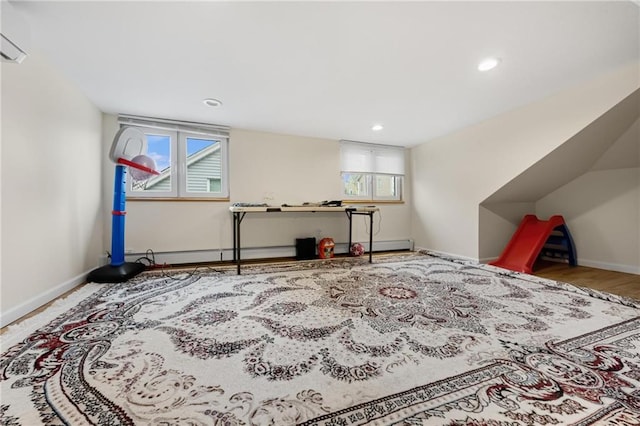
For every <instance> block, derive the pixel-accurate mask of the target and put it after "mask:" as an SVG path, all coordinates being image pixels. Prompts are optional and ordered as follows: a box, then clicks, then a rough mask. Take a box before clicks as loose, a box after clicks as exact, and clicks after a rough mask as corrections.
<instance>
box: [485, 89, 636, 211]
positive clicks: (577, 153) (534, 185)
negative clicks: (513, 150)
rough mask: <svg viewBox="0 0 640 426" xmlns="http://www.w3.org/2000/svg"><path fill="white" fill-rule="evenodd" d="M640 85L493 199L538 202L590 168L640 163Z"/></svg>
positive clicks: (493, 200)
mask: <svg viewBox="0 0 640 426" xmlns="http://www.w3.org/2000/svg"><path fill="white" fill-rule="evenodd" d="M639 117H640V89H639V90H636V91H635V92H633V93H632V94H631V95H629V96H628V97H627V98H625V99H624V100H623V101H622V102H620V103H619V104H618V105H616V106H614V107H613V108H611V109H610V110H609V111H607V112H606V113H605V114H603V115H602V116H601V117H599V118H598V119H596V120H595V121H594V122H592V123H591V124H590V125H588V126H587V127H586V128H584V129H583V130H581V131H580V132H578V133H577V134H576V135H575V136H573V137H572V138H571V139H569V140H568V141H566V142H565V143H564V144H562V145H561V146H559V147H558V148H556V149H555V150H553V151H552V152H550V153H549V154H548V155H546V156H545V157H544V158H542V159H541V160H540V161H538V162H536V163H535V164H534V165H533V166H531V167H530V168H528V169H527V170H526V171H524V172H523V173H521V174H520V175H518V176H516V177H515V178H514V179H512V180H511V181H510V182H509V183H507V184H506V185H505V186H503V187H502V188H500V189H499V190H498V191H496V192H495V193H494V194H493V195H491V196H490V197H488V198H487V199H486V200H484V202H483V203H482V204H483V205H490V204H493V203H505V202H508V203H526V202H535V201H537V200H539V199H540V198H542V197H543V196H545V195H547V194H549V193H550V192H552V191H554V190H556V189H558V188H559V187H561V186H562V185H565V184H566V183H568V182H570V181H572V180H573V179H575V178H577V177H578V176H580V175H582V174H584V173H585V172H587V171H588V170H590V169H592V168H593V169H603V168H607V169H613V168H625V167H638V166H639V163H640V155H639V154H638V150H639V149H640V148H639V146H640V137H639V132H638V119H639Z"/></svg>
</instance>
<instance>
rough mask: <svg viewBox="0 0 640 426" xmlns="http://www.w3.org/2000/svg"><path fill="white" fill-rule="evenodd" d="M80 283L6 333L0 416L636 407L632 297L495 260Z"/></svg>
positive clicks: (639, 412) (199, 416)
mask: <svg viewBox="0 0 640 426" xmlns="http://www.w3.org/2000/svg"><path fill="white" fill-rule="evenodd" d="M82 291H83V292H84V293H83V294H82V297H81V298H80V297H76V299H80V300H70V301H69V302H68V303H73V305H72V306H64V308H65V309H64V312H61V313H60V315H59V316H57V317H56V318H55V319H53V320H52V321H51V322H48V323H46V324H44V325H42V326H40V327H38V328H37V329H29V323H25V325H23V326H18V327H14V328H13V329H12V330H10V331H9V332H8V333H6V335H5V336H3V337H2V343H3V347H2V350H3V353H2V356H1V358H0V374H1V383H0V384H1V386H2V387H1V391H2V393H1V394H0V395H1V396H0V399H1V403H0V424H2V425H28V426H30V425H37V424H46V425H133V424H135V425H137V424H140V425H294V424H302V425H345V426H346V425H361V424H371V425H557V424H562V425H565V424H575V425H587V424H611V425H614V424H615V425H630V424H638V419H640V366H639V365H640V317H639V314H640V309H639V305H638V303H637V302H636V301H633V300H630V299H624V298H620V297H616V296H612V295H608V294H605V293H601V292H597V291H593V290H586V289H581V288H578V287H574V286H571V285H568V284H563V283H556V282H553V281H548V280H544V279H540V278H535V277H532V276H529V275H524V274H518V273H511V272H506V271H504V270H501V269H497V268H494V267H491V266H484V265H477V264H474V263H471V262H464V261H459V260H455V259H447V258H443V257H436V256H433V255H429V254H411V255H405V256H400V257H398V256H391V257H387V258H377V259H375V260H374V263H373V264H368V263H366V261H364V259H336V260H332V261H310V262H295V263H293V262H292V263H288V264H282V265H278V266H273V267H271V266H253V267H252V266H246V267H244V268H243V275H240V276H238V275H235V271H232V270H230V271H220V272H216V271H201V272H198V271H196V272H193V273H182V274H181V275H178V276H173V277H168V276H164V275H162V274H152V273H146V274H143V275H140V276H138V277H137V278H135V279H134V280H132V281H130V282H128V283H123V284H107V285H104V284H102V285H99V284H89V285H87V286H85V288H84V289H83V290H82ZM76 303H77V304H76ZM58 308H60V306H58ZM31 324H32V326H33V325H34V322H33V321H31Z"/></svg>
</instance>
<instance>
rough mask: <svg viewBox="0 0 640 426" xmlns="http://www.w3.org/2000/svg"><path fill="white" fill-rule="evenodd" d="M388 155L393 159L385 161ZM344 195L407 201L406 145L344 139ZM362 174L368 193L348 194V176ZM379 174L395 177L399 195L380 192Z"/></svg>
mask: <svg viewBox="0 0 640 426" xmlns="http://www.w3.org/2000/svg"><path fill="white" fill-rule="evenodd" d="M384 157H388V158H390V159H391V160H390V161H384V160H381V159H382V158H384ZM340 162H341V180H342V195H343V197H345V199H347V200H352V201H403V181H404V162H405V152H404V147H401V146H391V145H379V144H370V143H364V142H355V141H346V140H341V141H340ZM347 174H355V175H362V176H364V177H365V182H366V185H367V189H368V194H367V195H361V196H354V195H350V194H347V193H346V187H345V186H344V176H345V175H347ZM377 176H393V177H395V178H396V179H395V182H394V183H395V188H394V189H395V193H396V194H397V195H396V196H382V195H379V194H378V193H377V191H376V184H375V181H376V177H377Z"/></svg>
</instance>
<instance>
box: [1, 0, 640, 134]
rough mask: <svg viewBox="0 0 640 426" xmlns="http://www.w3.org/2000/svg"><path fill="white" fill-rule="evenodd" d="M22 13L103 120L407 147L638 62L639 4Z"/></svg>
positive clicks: (37, 5)
mask: <svg viewBox="0 0 640 426" xmlns="http://www.w3.org/2000/svg"><path fill="white" fill-rule="evenodd" d="M12 4H14V5H15V9H17V10H18V11H20V12H22V14H23V15H24V16H25V18H26V20H27V21H28V23H29V26H30V29H31V38H32V42H31V43H32V47H33V48H35V49H34V50H36V51H41V52H43V53H44V54H45V55H46V56H47V57H48V58H49V59H50V60H51V61H52V62H53V63H54V64H55V65H56V66H57V67H59V68H60V70H61V71H62V72H63V73H64V74H65V75H66V76H67V77H68V78H69V79H70V80H71V81H73V82H74V83H75V84H77V86H78V87H79V88H80V89H81V90H82V91H84V93H86V95H87V96H88V98H89V99H90V100H91V101H92V102H93V103H95V105H96V106H97V107H98V108H100V109H101V110H102V111H105V112H108V113H126V114H137V115H145V116H151V117H160V118H172V119H181V120H188V121H201V122H208V123H215V124H222V125H229V126H232V127H236V128H243V129H254V130H263V131H271V132H277V133H286V134H294V135H303V136H314V137H320V138H329V139H351V140H359V141H368V142H379V143H389V144H396V145H404V146H412V145H416V144H419V143H422V142H426V141H428V140H430V139H432V138H434V137H437V136H440V135H444V134H447V133H450V132H453V131H455V130H456V129H459V128H461V127H464V126H468V125H470V124H472V123H475V122H478V121H481V120H484V119H487V118H490V117H492V116H495V115H497V114H500V113H502V112H505V111H507V110H510V109H512V108H515V107H517V106H520V105H524V104H527V103H530V102H532V101H534V100H536V99H539V98H542V97H545V96H547V95H550V94H552V93H554V92H556V91H558V90H561V89H563V88H565V87H567V86H570V85H574V84H577V83H579V82H580V81H583V80H588V79H591V78H593V77H595V76H597V75H599V74H601V73H604V72H607V71H609V70H613V69H615V68H616V67H619V66H621V65H624V64H626V63H629V62H630V61H634V60H635V61H637V60H640V7H639V5H638V4H637V3H634V2H632V1H603V2H595V1H588V2H576V1H573V2H552V1H544V2H520V1H514V2H479V1H472V2H392V1H388V2H255V3H253V2H251V3H250V2H212V1H199V2H185V1H182V2H178V1H176V2H158V1H155V2H152V1H145V2H132V1H128V2H113V1H109V2H96V1H76V2H57V1H46V2H27V1H13V2H12ZM490 55H494V56H498V57H500V58H502V62H501V64H500V66H499V67H498V68H496V69H494V70H492V71H489V72H486V73H480V72H479V71H477V69H476V66H477V64H478V62H479V61H480V60H481V59H483V58H484V57H486V56H490ZM26 60H29V58H27V59H26ZM207 97H213V98H217V99H220V100H221V101H222V102H223V104H224V105H223V106H222V107H220V108H215V109H214V108H210V107H206V106H204V105H203V103H202V100H203V99H204V98H207ZM374 123H382V124H383V125H384V126H385V128H384V130H383V131H381V132H377V133H376V132H373V131H372V130H371V126H372V124H374Z"/></svg>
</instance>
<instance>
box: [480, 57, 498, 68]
mask: <svg viewBox="0 0 640 426" xmlns="http://www.w3.org/2000/svg"><path fill="white" fill-rule="evenodd" d="M499 63H500V59H498V58H487V59H485V60H483V61H482V62H480V63H479V64H478V71H489V70H492V69H494V68H495V67H497V66H498V64H499Z"/></svg>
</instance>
